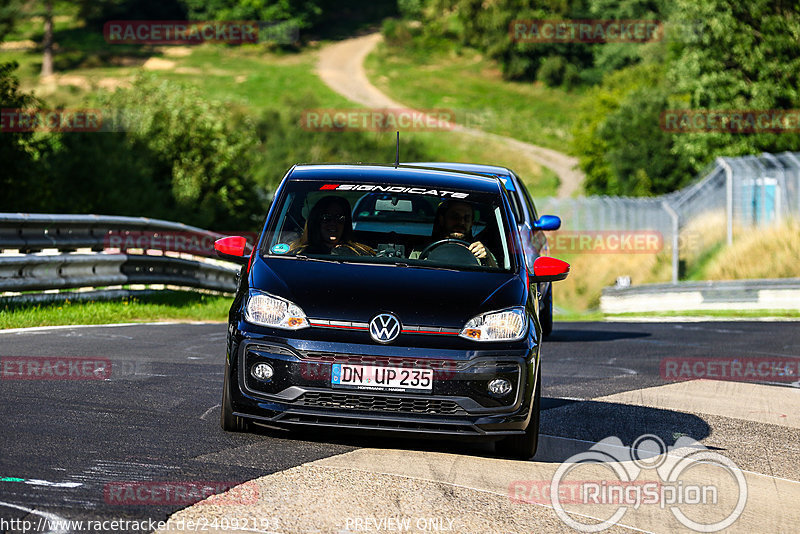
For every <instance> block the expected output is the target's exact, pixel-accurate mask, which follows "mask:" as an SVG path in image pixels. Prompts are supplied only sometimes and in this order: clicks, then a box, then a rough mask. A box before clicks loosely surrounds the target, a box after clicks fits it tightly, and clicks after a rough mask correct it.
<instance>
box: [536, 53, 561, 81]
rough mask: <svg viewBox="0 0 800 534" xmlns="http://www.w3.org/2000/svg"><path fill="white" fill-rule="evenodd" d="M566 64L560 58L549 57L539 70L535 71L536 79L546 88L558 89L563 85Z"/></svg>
mask: <svg viewBox="0 0 800 534" xmlns="http://www.w3.org/2000/svg"><path fill="white" fill-rule="evenodd" d="M566 68H567V62H566V61H565V60H564V58H563V57H561V56H550V57H549V58H547V59H545V60H544V61H542V64H541V66H540V67H539V70H537V71H536V79H537V80H539V81H540V82H542V83H544V84H545V85H546V86H548V87H558V86H560V85H561V84H562V83H564V71H565V70H566Z"/></svg>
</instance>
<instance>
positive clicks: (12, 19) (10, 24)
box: [0, 0, 22, 42]
mask: <svg viewBox="0 0 800 534" xmlns="http://www.w3.org/2000/svg"><path fill="white" fill-rule="evenodd" d="M21 11H22V0H3V2H0V42H2V40H3V39H4V38H5V36H6V35H8V34H9V33H11V31H12V30H13V29H14V24H15V23H16V21H17V19H18V18H19V17H20V15H21Z"/></svg>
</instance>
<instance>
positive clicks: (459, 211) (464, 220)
mask: <svg viewBox="0 0 800 534" xmlns="http://www.w3.org/2000/svg"><path fill="white" fill-rule="evenodd" d="M473 220H474V210H473V207H472V205H471V204H469V203H468V202H464V201H460V200H445V201H444V202H442V203H441V204H439V207H438V208H437V210H436V220H435V221H434V223H433V234H432V235H431V237H432V238H433V242H434V243H435V242H436V241H440V240H442V239H460V240H462V241H468V242H469V243H470V245H469V251H470V252H472V254H473V255H474V256H475V257H476V258H478V260H480V262H481V265H485V266H487V267H497V260H495V258H494V255H492V253H491V251H489V249H487V248H486V247H485V246H484V245H483V243H481V242H480V241H474V238H473V236H472V223H473Z"/></svg>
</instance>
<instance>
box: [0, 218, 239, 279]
mask: <svg viewBox="0 0 800 534" xmlns="http://www.w3.org/2000/svg"><path fill="white" fill-rule="evenodd" d="M223 235H224V234H218V233H215V232H209V231H208V230H203V229H201V228H196V227H193V226H188V225H185V224H181V223H176V222H171V221H162V220H159V219H149V218H146V217H116V216H102V215H57V214H25V213H0V251H2V252H4V254H2V255H0V291H4V292H22V291H44V290H54V289H55V290H58V289H76V288H97V287H106V286H122V285H129V284H165V285H174V286H180V287H191V288H200V289H208V290H213V291H221V292H226V293H229V292H233V291H235V289H236V282H237V275H238V272H239V269H240V268H239V267H238V266H234V265H233V264H225V263H220V262H214V263H211V262H208V261H199V260H196V259H186V258H181V257H174V256H169V255H166V252H168V251H172V252H188V253H190V254H191V255H192V256H193V257H194V256H201V257H202V256H212V255H213V242H214V240H216V239H218V238H220V237H223ZM132 236H133V237H132ZM143 237H144V239H143ZM169 237H172V238H173V239H172V240H171V242H170V239H168V238H169ZM176 237H180V239H181V244H182V245H183V246H182V247H181V246H179V247H175V246H174V245H175V244H176ZM134 238H135V239H134ZM187 243H188V244H189V245H190V246H188V247H187V246H185V245H186V244H187ZM198 243H200V244H201V245H200V246H197V245H198ZM154 244H155V245H156V246H154ZM170 246H172V248H170ZM46 249H47V250H51V249H55V251H56V253H55V254H39V252H41V251H43V250H46ZM79 249H89V250H90V252H89V253H80V254H76V253H75V251H77V250H79ZM131 249H138V250H139V251H141V254H127V253H125V252H126V251H128V250H131ZM154 249H155V250H160V251H161V255H153V254H147V252H148V250H154ZM10 250H13V251H18V253H17V254H8V251H10ZM109 250H113V251H114V252H113V253H107V252H105V251H109Z"/></svg>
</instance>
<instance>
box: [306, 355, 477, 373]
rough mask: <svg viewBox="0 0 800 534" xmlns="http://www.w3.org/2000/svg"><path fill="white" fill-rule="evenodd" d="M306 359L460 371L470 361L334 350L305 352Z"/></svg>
mask: <svg viewBox="0 0 800 534" xmlns="http://www.w3.org/2000/svg"><path fill="white" fill-rule="evenodd" d="M302 358H303V359H304V360H312V361H316V362H326V363H349V364H352V365H376V366H380V367H404V368H408V369H443V370H445V371H459V370H462V369H465V368H466V367H467V365H469V362H459V361H456V360H433V359H427V358H391V357H388V356H368V355H360V354H337V353H334V352H303V353H302Z"/></svg>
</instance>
